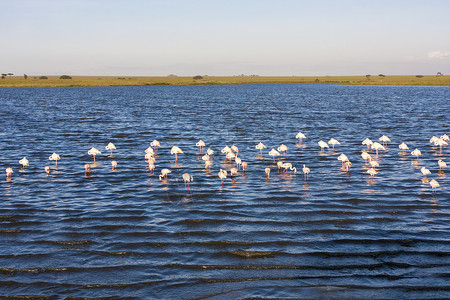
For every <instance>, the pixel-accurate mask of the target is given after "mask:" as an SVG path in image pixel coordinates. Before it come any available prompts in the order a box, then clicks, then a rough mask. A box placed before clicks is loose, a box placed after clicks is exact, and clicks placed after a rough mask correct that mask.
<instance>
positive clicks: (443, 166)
mask: <svg viewBox="0 0 450 300" xmlns="http://www.w3.org/2000/svg"><path fill="white" fill-rule="evenodd" d="M438 165H439V170H442V169H443V168H447V164H446V163H445V161H443V160H442V159H440V160H438Z"/></svg>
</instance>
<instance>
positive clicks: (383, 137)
mask: <svg viewBox="0 0 450 300" xmlns="http://www.w3.org/2000/svg"><path fill="white" fill-rule="evenodd" d="M378 140H379V141H380V142H383V146H387V142H390V141H391V139H390V138H388V137H387V136H385V135H382V136H381V137H380V138H379V139H378Z"/></svg>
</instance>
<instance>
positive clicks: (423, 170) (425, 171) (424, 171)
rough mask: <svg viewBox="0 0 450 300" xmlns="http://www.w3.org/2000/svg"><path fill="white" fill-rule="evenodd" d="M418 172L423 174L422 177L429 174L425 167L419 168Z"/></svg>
mask: <svg viewBox="0 0 450 300" xmlns="http://www.w3.org/2000/svg"><path fill="white" fill-rule="evenodd" d="M420 172H421V173H422V174H423V177H427V175H430V174H431V172H430V170H428V169H427V168H425V167H422V168H420Z"/></svg>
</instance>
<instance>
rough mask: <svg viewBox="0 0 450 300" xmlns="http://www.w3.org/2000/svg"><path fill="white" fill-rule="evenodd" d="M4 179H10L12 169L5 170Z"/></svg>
mask: <svg viewBox="0 0 450 300" xmlns="http://www.w3.org/2000/svg"><path fill="white" fill-rule="evenodd" d="M5 171H6V178H7V179H8V178H11V175H12V173H14V171H13V169H12V168H6V170H5Z"/></svg>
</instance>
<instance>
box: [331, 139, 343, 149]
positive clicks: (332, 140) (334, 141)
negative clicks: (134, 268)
mask: <svg viewBox="0 0 450 300" xmlns="http://www.w3.org/2000/svg"><path fill="white" fill-rule="evenodd" d="M328 144H329V145H333V150H334V145H340V144H341V143H339V142H338V141H337V140H336V139H333V138H332V139H330V140H329V141H328Z"/></svg>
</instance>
